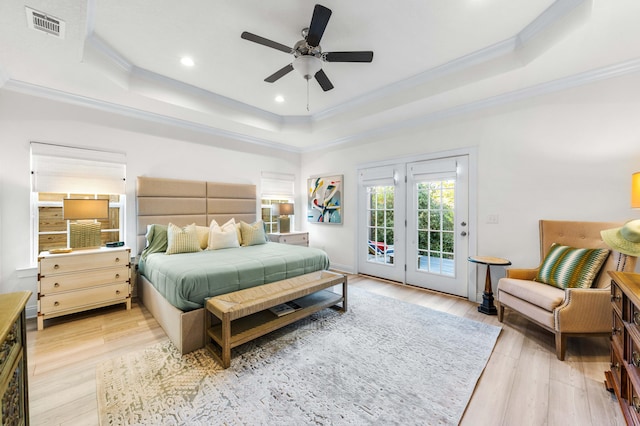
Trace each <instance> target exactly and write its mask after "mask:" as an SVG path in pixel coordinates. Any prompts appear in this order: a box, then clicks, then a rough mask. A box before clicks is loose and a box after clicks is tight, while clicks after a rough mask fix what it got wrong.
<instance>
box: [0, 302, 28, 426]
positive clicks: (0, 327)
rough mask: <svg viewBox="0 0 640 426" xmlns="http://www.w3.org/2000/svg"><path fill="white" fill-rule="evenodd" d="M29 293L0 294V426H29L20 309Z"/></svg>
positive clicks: (24, 352) (24, 334) (24, 344)
mask: <svg viewBox="0 0 640 426" xmlns="http://www.w3.org/2000/svg"><path fill="white" fill-rule="evenodd" d="M29 297H31V292H30V291H22V292H18V293H9V294H0V397H1V398H2V412H1V413H0V424H1V425H2V426H8V425H10V426H21V425H28V424H29V398H28V394H29V392H28V385H27V377H28V375H29V374H28V371H27V334H26V319H25V311H24V307H25V305H26V304H27V301H28V300H29Z"/></svg>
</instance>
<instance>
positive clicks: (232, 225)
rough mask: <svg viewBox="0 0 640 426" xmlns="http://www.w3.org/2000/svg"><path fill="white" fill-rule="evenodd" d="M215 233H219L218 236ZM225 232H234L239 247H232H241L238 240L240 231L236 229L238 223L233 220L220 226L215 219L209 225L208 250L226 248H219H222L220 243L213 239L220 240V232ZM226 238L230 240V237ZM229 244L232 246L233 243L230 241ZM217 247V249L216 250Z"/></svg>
mask: <svg viewBox="0 0 640 426" xmlns="http://www.w3.org/2000/svg"><path fill="white" fill-rule="evenodd" d="M214 231H217V232H218V234H215V236H214V234H213V232H214ZM221 231H224V232H229V231H233V232H235V233H236V241H237V243H238V244H237V245H234V246H232V247H239V246H240V239H239V238H238V230H237V228H236V221H235V219H233V218H231V219H229V220H228V221H226V222H225V223H224V224H223V225H222V226H220V225H218V222H216V220H215V219H213V220H211V223H210V224H209V242H208V244H207V250H217V249H219V248H225V247H219V246H220V242H219V241H213V240H212V238H215V239H216V240H219V238H220V234H219V232H221ZM226 238H230V237H226ZM229 244H231V241H229ZM214 247H215V248H214Z"/></svg>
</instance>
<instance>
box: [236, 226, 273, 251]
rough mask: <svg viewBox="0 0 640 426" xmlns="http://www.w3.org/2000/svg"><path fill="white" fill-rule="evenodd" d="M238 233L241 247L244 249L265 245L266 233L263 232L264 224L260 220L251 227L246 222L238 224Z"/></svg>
mask: <svg viewBox="0 0 640 426" xmlns="http://www.w3.org/2000/svg"><path fill="white" fill-rule="evenodd" d="M240 231H241V233H242V245H243V246H245V247H246V246H255V245H258V244H266V243H267V233H266V232H264V222H262V221H261V220H259V221H257V222H254V223H252V224H251V225H249V224H248V223H246V222H240Z"/></svg>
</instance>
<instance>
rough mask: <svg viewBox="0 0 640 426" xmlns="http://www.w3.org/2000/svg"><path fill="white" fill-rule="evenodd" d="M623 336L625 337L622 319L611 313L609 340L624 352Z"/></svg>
mask: <svg viewBox="0 0 640 426" xmlns="http://www.w3.org/2000/svg"><path fill="white" fill-rule="evenodd" d="M624 336H625V328H624V323H623V322H622V319H620V317H619V316H618V314H616V312H615V311H613V327H612V329H611V340H613V341H614V342H615V343H616V344H617V345H618V347H619V348H620V349H621V350H622V351H623V353H625V352H624V350H625V346H624Z"/></svg>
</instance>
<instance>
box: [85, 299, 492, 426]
mask: <svg viewBox="0 0 640 426" xmlns="http://www.w3.org/2000/svg"><path fill="white" fill-rule="evenodd" d="M499 333H500V328H499V327H495V326H492V325H488V324H484V323H480V322H477V321H472V320H469V319H465V318H461V317H457V316H454V315H450V314H446V313H442V312H438V311H434V310H431V309H427V308H424V307H420V306H417V305H413V304H410V303H405V302H401V301H398V300H395V299H391V298H388V297H383V296H378V295H375V294H372V293H370V292H367V291H365V290H362V289H358V288H350V289H349V310H348V312H346V313H340V312H338V311H335V310H331V309H325V310H324V311H321V312H318V313H317V314H314V315H313V316H311V317H309V318H307V319H304V320H301V321H299V322H297V323H295V324H292V325H290V326H287V327H285V328H283V329H281V330H278V331H276V332H273V333H271V334H268V335H267V336H264V337H262V338H260V339H257V340H255V341H253V342H250V343H247V344H245V345H242V346H240V347H238V348H236V349H234V350H233V351H232V359H231V367H230V368H228V369H226V370H224V369H222V368H221V367H220V366H219V365H218V364H217V363H216V362H215V361H214V360H213V359H212V358H211V357H210V356H209V355H208V353H207V351H206V349H201V350H198V351H195V352H192V353H190V354H187V355H185V356H181V355H180V354H179V353H178V352H177V350H176V349H175V347H174V346H173V345H172V344H171V343H170V342H168V341H167V342H165V343H159V344H156V345H154V346H151V347H149V348H147V349H145V350H142V351H138V352H133V353H130V354H128V355H125V356H123V357H120V358H116V359H112V360H109V361H106V362H104V363H102V364H100V365H99V366H98V367H97V397H98V409H99V417H100V422H101V424H102V425H308V424H317V425H370V424H378V425H394V424H398V425H413V424H429V425H455V424H458V422H459V421H460V419H461V417H462V414H463V413H464V410H465V407H466V406H467V403H468V401H469V399H470V397H471V394H472V393H473V390H474V387H475V385H476V382H477V381H478V379H479V377H480V375H481V374H482V371H483V369H484V367H485V365H486V363H487V360H488V359H489V356H490V355H491V352H492V350H493V347H494V345H495V342H496V340H497V338H498V335H499Z"/></svg>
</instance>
